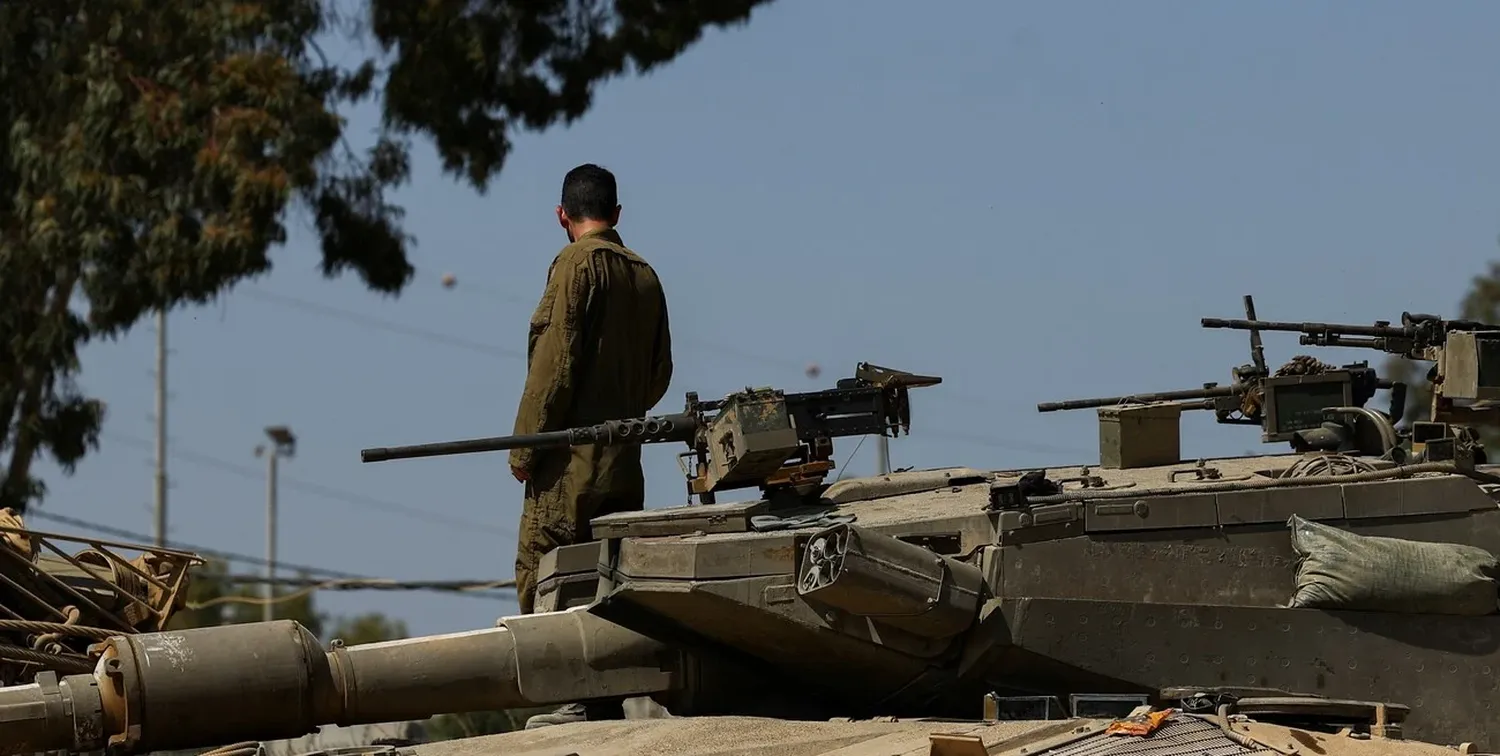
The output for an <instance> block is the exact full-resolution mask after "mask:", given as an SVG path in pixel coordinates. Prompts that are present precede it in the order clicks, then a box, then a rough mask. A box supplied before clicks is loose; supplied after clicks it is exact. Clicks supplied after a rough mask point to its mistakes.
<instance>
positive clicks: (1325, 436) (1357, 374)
mask: <svg viewBox="0 0 1500 756" xmlns="http://www.w3.org/2000/svg"><path fill="white" fill-rule="evenodd" d="M1245 315H1246V317H1247V320H1243V321H1234V322H1238V323H1257V324H1258V323H1260V322H1261V321H1258V320H1256V319H1255V300H1254V298H1253V297H1251V296H1250V295H1248V294H1247V295H1245ZM1226 322H1227V321H1226ZM1204 323H1205V325H1206V324H1207V323H1208V321H1207V320H1205V321H1204ZM1247 330H1249V331H1250V358H1251V361H1250V363H1248V364H1245V365H1241V366H1239V367H1236V368H1234V369H1233V370H1231V371H1230V374H1231V377H1232V379H1233V381H1232V383H1231V384H1230V385H1227V386H1220V385H1218V384H1216V383H1207V384H1204V386H1203V388H1201V389H1186V390H1183V391H1165V392H1158V393H1151V394H1133V395H1126V396H1110V397H1101V398H1097V399H1074V400H1069V401H1062V402H1043V403H1041V404H1038V405H1037V406H1036V408H1037V411H1038V412H1056V411H1059V410H1077V409H1099V410H1100V421H1101V436H1100V443H1101V454H1102V456H1103V457H1104V460H1103V461H1104V462H1105V463H1106V464H1111V463H1113V464H1116V465H1122V466H1129V465H1131V464H1132V462H1131V461H1130V458H1131V457H1132V455H1131V453H1130V450H1129V449H1125V450H1121V448H1120V446H1121V444H1127V445H1130V444H1131V443H1132V442H1131V440H1130V439H1129V438H1128V437H1127V436H1125V435H1124V434H1126V433H1128V432H1129V431H1128V430H1124V429H1128V428H1130V427H1145V426H1146V425H1151V426H1154V428H1152V429H1151V430H1149V431H1147V432H1143V433H1142V434H1140V435H1143V436H1153V437H1154V438H1155V440H1156V441H1157V443H1156V444H1155V445H1154V446H1155V451H1151V452H1148V453H1146V454H1144V455H1138V463H1142V464H1161V463H1163V462H1176V461H1178V456H1180V455H1179V453H1178V450H1177V447H1178V445H1179V444H1178V442H1177V441H1176V440H1175V439H1177V438H1178V436H1179V432H1178V431H1177V430H1176V424H1177V422H1178V417H1179V416H1180V415H1181V412H1182V411H1184V410H1212V411H1213V413H1214V420H1215V422H1218V423H1220V424H1223V425H1256V426H1260V428H1261V442H1262V443H1278V442H1283V441H1287V442H1291V443H1292V446H1293V448H1295V449H1299V450H1302V449H1314V448H1325V449H1328V450H1345V451H1348V450H1351V448H1350V447H1351V444H1354V445H1360V444H1361V443H1362V441H1363V440H1365V439H1373V440H1371V441H1370V443H1371V444H1384V443H1386V442H1387V441H1389V440H1390V439H1389V438H1388V435H1389V434H1386V433H1384V432H1383V428H1380V427H1379V424H1378V421H1376V422H1377V426H1376V428H1377V429H1376V430H1375V431H1374V432H1373V433H1370V432H1369V429H1368V427H1367V426H1368V424H1369V422H1370V416H1369V415H1366V414H1363V413H1355V412H1346V411H1342V410H1343V409H1345V408H1347V409H1350V410H1353V409H1360V410H1362V409H1363V408H1364V406H1365V404H1366V403H1367V402H1369V401H1370V400H1371V399H1372V398H1374V396H1375V393H1376V392H1377V391H1380V390H1390V392H1391V409H1390V412H1389V418H1390V419H1391V420H1392V422H1394V420H1395V419H1399V418H1400V416H1401V408H1403V407H1405V405H1406V384H1404V383H1399V382H1394V381H1388V380H1384V379H1381V378H1380V377H1379V376H1378V375H1376V373H1375V370H1374V369H1372V368H1371V367H1370V366H1369V363H1366V362H1355V363H1351V364H1348V365H1344V366H1342V367H1335V366H1333V365H1329V364H1327V363H1324V362H1321V361H1319V360H1317V359H1314V358H1312V357H1310V356H1307V355H1298V356H1296V357H1293V358H1292V359H1291V360H1290V361H1288V362H1287V363H1286V364H1285V365H1282V366H1281V367H1280V368H1278V369H1277V370H1276V371H1275V372H1274V373H1273V372H1271V370H1270V369H1269V368H1268V367H1267V365H1266V358H1265V348H1264V346H1263V345H1262V343H1261V337H1260V330H1261V329H1260V328H1248V329H1247ZM1332 410H1340V411H1339V412H1336V413H1333V416H1332V417H1330V411H1332ZM1366 412H1368V411H1366ZM1330 422H1331V423H1333V425H1334V426H1336V428H1325V424H1328V423H1330ZM1169 425H1170V426H1171V430H1167V429H1166V428H1167V426H1169ZM1337 428H1346V429H1347V432H1340V431H1339V430H1338V429H1337ZM1364 445H1365V446H1366V447H1368V446H1369V444H1364ZM1136 448H1143V447H1140V446H1137V447H1136ZM1378 453H1379V452H1377V455H1378Z"/></svg>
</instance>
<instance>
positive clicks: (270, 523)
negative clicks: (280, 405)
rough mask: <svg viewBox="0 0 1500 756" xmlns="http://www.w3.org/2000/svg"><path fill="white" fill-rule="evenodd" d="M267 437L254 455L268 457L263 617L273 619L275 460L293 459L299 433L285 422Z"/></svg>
mask: <svg viewBox="0 0 1500 756" xmlns="http://www.w3.org/2000/svg"><path fill="white" fill-rule="evenodd" d="M266 437H267V438H269V439H271V446H270V448H269V449H268V448H266V446H265V445H264V444H257V445H256V447H255V456H257V457H259V456H261V455H262V454H264V455H265V457H266V587H265V590H264V595H265V601H266V603H265V605H264V606H262V607H261V610H260V611H261V614H260V616H261V619H262V620H264V621H266V622H270V621H271V620H273V619H275V618H276V604H275V603H274V602H275V599H276V584H275V580H276V460H278V459H280V458H282V457H286V458H287V459H291V458H292V457H293V456H295V455H296V453H297V436H296V435H294V434H293V433H292V429H291V428H288V427H286V426H285V425H272V426H270V427H268V428H266Z"/></svg>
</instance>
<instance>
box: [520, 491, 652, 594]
mask: <svg viewBox="0 0 1500 756" xmlns="http://www.w3.org/2000/svg"><path fill="white" fill-rule="evenodd" d="M590 482H591V481H580V480H578V479H577V478H575V477H572V476H566V475H565V476H560V477H558V478H557V479H555V480H548V481H546V483H547V484H548V485H538V483H537V481H535V480H532V481H528V482H527V483H526V499H525V501H524V503H523V504H522V506H521V527H520V533H519V538H518V540H517V543H516V572H515V575H516V601H517V602H518V603H519V604H520V605H521V613H522V614H531V613H532V611H533V608H534V607H535V605H536V583H537V566H538V563H539V562H541V559H542V557H543V556H544V555H546V554H547V552H549V551H551V550H553V549H555V548H558V547H559V546H569V545H572V544H575V543H585V542H588V541H591V540H593V533H592V531H591V529H590V528H589V520H592V519H593V518H595V517H598V516H600V515H606V514H611V513H614V512H639V511H640V510H642V509H645V506H646V495H645V492H644V491H640V490H626V491H598V490H596V489H595V488H594V487H593V486H592V485H589V483H590ZM632 488H633V487H632Z"/></svg>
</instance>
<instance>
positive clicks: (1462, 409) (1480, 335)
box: [1203, 312, 1500, 463]
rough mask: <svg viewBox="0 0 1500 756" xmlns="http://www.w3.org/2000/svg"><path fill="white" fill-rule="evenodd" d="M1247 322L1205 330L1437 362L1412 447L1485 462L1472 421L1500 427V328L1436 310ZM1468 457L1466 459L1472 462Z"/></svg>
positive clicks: (1427, 455) (1207, 322) (1397, 413)
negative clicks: (1385, 316) (1425, 414)
mask: <svg viewBox="0 0 1500 756" xmlns="http://www.w3.org/2000/svg"><path fill="white" fill-rule="evenodd" d="M1248 315H1249V317H1248V318H1247V319H1245V320H1226V319H1221V318H1204V319H1203V327H1204V328H1230V329H1235V330H1242V331H1250V332H1251V333H1252V334H1255V333H1258V332H1260V331H1286V332H1292V333H1300V334H1301V338H1300V339H1299V343H1301V344H1303V345H1305V346H1320V347H1350V348H1357V349H1376V350H1380V351H1382V352H1386V353H1389V354H1394V355H1397V356H1400V357H1404V358H1406V359H1410V360H1422V361H1427V362H1432V363H1433V366H1432V369H1431V370H1430V371H1429V372H1428V375H1427V379H1428V381H1429V382H1430V383H1431V384H1432V402H1431V405H1430V407H1429V411H1430V415H1429V419H1428V420H1427V421H1421V422H1414V423H1412V424H1411V430H1410V436H1411V451H1412V454H1413V455H1414V456H1418V457H1420V458H1424V459H1429V460H1439V459H1453V458H1455V455H1456V456H1457V457H1470V455H1472V461H1474V462H1480V463H1482V462H1484V461H1486V460H1485V457H1486V456H1487V455H1486V454H1485V451H1484V447H1483V445H1482V444H1481V443H1480V442H1479V437H1478V434H1477V433H1476V432H1475V431H1474V428H1473V426H1474V425H1476V424H1478V425H1491V426H1500V406H1496V405H1495V404H1494V402H1496V400H1500V325H1491V324H1488V323H1481V322H1478V321H1473V320H1447V319H1444V318H1440V317H1438V316H1436V315H1425V314H1413V313H1410V312H1403V313H1401V325H1399V326H1396V325H1392V324H1391V323H1389V322H1387V321H1378V322H1376V323H1375V324H1374V325H1347V324H1342V323H1290V322H1279V321H1265V320H1257V319H1256V318H1255V315H1254V313H1253V312H1251V313H1248ZM1395 399H1396V396H1395V393H1394V392H1392V421H1393V422H1394V421H1397V420H1400V419H1401V416H1402V414H1404V413H1403V412H1402V410H1403V409H1404V408H1405V403H1404V399H1405V396H1404V394H1403V395H1402V397H1401V399H1402V402H1401V403H1399V404H1398V403H1397V402H1396V401H1395ZM1466 461H1467V460H1466Z"/></svg>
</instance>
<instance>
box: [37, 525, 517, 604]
mask: <svg viewBox="0 0 1500 756" xmlns="http://www.w3.org/2000/svg"><path fill="white" fill-rule="evenodd" d="M26 516H27V517H35V518H37V519H39V520H49V521H51V522H56V523H60V524H63V525H67V526H69V527H74V528H81V529H83V530H91V531H94V532H95V533H101V534H104V535H109V536H113V537H115V538H120V539H123V540H126V541H132V542H135V543H148V542H150V541H151V536H148V535H146V534H144V533H137V532H135V531H132V530H126V529H124V528H116V527H112V526H109V525H100V524H99V523H96V522H90V521H88V520H83V519H79V518H77V517H69V516H67V515H61V514H57V513H55V512H48V511H45V510H40V509H33V510H31V511H28V512H27V513H26ZM166 548H171V549H176V550H178V551H191V552H193V553H196V554H198V555H200V556H206V557H210V558H213V559H219V560H221V561H225V562H239V563H243V564H249V565H255V566H258V567H264V566H265V564H266V560H264V559H262V558H260V557H254V556H250V555H249V554H240V553H237V552H233V551H224V550H222V549H212V548H208V547H207V546H198V545H196V544H191V543H183V542H181V541H168V542H167V544H166ZM277 565H278V566H280V567H285V568H287V569H289V570H295V571H297V572H301V573H305V574H308V575H321V576H322V577H316V578H294V577H278V578H276V579H275V580H274V581H272V582H273V584H275V585H286V586H300V587H305V588H310V589H313V590H411V591H436V592H440V593H450V594H456V595H463V596H475V597H479V598H504V597H497V596H494V595H493V594H487V593H485V591H494V590H500V589H505V588H513V587H514V586H515V581H514V580H489V581H482V580H392V579H390V578H372V577H365V576H363V575H356V574H354V573H351V572H343V571H341V570H330V569H328V568H326V567H313V566H310V565H305V564H292V563H289V562H282V561H278V562H277ZM218 579H219V580H223V581H224V582H226V583H231V584H245V583H265V582H267V578H266V577H265V576H264V575H226V576H220V577H219V578H218ZM307 592H311V591H306V592H299V593H298V594H297V595H298V596H300V595H305V593H307ZM250 598H253V599H255V600H257V601H260V600H262V599H259V598H257V597H250ZM286 599H287V597H285V596H279V597H277V600H278V601H283V600H286Z"/></svg>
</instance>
